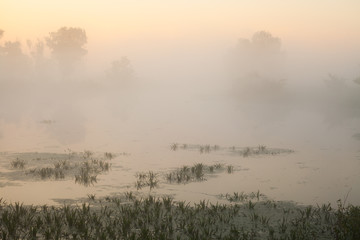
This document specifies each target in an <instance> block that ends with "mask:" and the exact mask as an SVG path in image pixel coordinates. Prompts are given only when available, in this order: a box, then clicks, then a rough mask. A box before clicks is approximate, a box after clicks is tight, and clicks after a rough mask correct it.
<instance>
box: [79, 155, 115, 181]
mask: <svg viewBox="0 0 360 240" xmlns="http://www.w3.org/2000/svg"><path fill="white" fill-rule="evenodd" d="M109 170H110V163H108V162H106V161H104V160H96V159H92V160H87V161H84V162H82V164H81V167H80V169H79V171H78V173H77V174H75V183H79V184H82V185H84V186H90V185H93V184H94V183H97V175H98V174H100V173H102V172H107V171H109Z"/></svg>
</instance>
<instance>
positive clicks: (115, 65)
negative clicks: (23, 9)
mask: <svg viewBox="0 0 360 240" xmlns="http://www.w3.org/2000/svg"><path fill="white" fill-rule="evenodd" d="M4 35H5V31H4V30H0V75H1V78H2V79H3V80H5V79H8V80H23V79H27V80H30V79H38V80H41V79H44V80H46V81H54V80H57V79H60V80H67V79H69V78H71V76H72V75H79V74H80V75H81V70H82V69H81V64H82V60H83V58H84V57H85V56H86V54H87V49H86V44H87V41H88V39H87V35H86V32H85V30H84V29H81V28H74V27H62V28H60V29H58V30H57V31H55V32H50V33H49V35H48V36H47V37H45V38H44V39H37V40H36V41H31V40H27V41H26V45H24V44H22V43H21V42H19V41H2V38H4ZM98 77H100V78H101V77H104V78H108V79H114V80H116V79H117V80H119V81H127V80H129V79H131V78H132V77H133V69H132V66H131V63H130V60H129V59H128V58H127V57H125V56H122V57H120V59H119V60H114V61H113V62H112V63H110V64H109V68H108V69H104V71H103V76H101V74H99V76H98Z"/></svg>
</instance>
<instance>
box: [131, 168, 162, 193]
mask: <svg viewBox="0 0 360 240" xmlns="http://www.w3.org/2000/svg"><path fill="white" fill-rule="evenodd" d="M136 178H137V180H136V183H135V187H136V189H138V190H139V189H142V188H144V187H149V188H150V190H151V189H153V188H155V187H157V186H158V184H159V179H158V174H157V173H154V172H152V171H149V172H145V173H137V174H136Z"/></svg>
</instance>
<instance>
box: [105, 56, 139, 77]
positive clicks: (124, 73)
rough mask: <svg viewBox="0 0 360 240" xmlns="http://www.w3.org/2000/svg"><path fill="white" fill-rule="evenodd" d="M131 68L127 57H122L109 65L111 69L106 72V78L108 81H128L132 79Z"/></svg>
mask: <svg viewBox="0 0 360 240" xmlns="http://www.w3.org/2000/svg"><path fill="white" fill-rule="evenodd" d="M133 73H134V71H133V68H132V66H131V62H130V60H129V59H128V58H127V57H122V58H121V59H120V61H119V60H117V61H113V62H112V63H111V68H110V69H109V70H108V71H107V77H108V78H110V79H115V80H121V81H123V82H124V81H128V80H130V79H132V78H133Z"/></svg>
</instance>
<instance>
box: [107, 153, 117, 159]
mask: <svg viewBox="0 0 360 240" xmlns="http://www.w3.org/2000/svg"><path fill="white" fill-rule="evenodd" d="M104 156H105V158H106V159H109V160H112V159H113V158H115V157H116V155H115V154H113V153H111V152H106V153H104Z"/></svg>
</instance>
